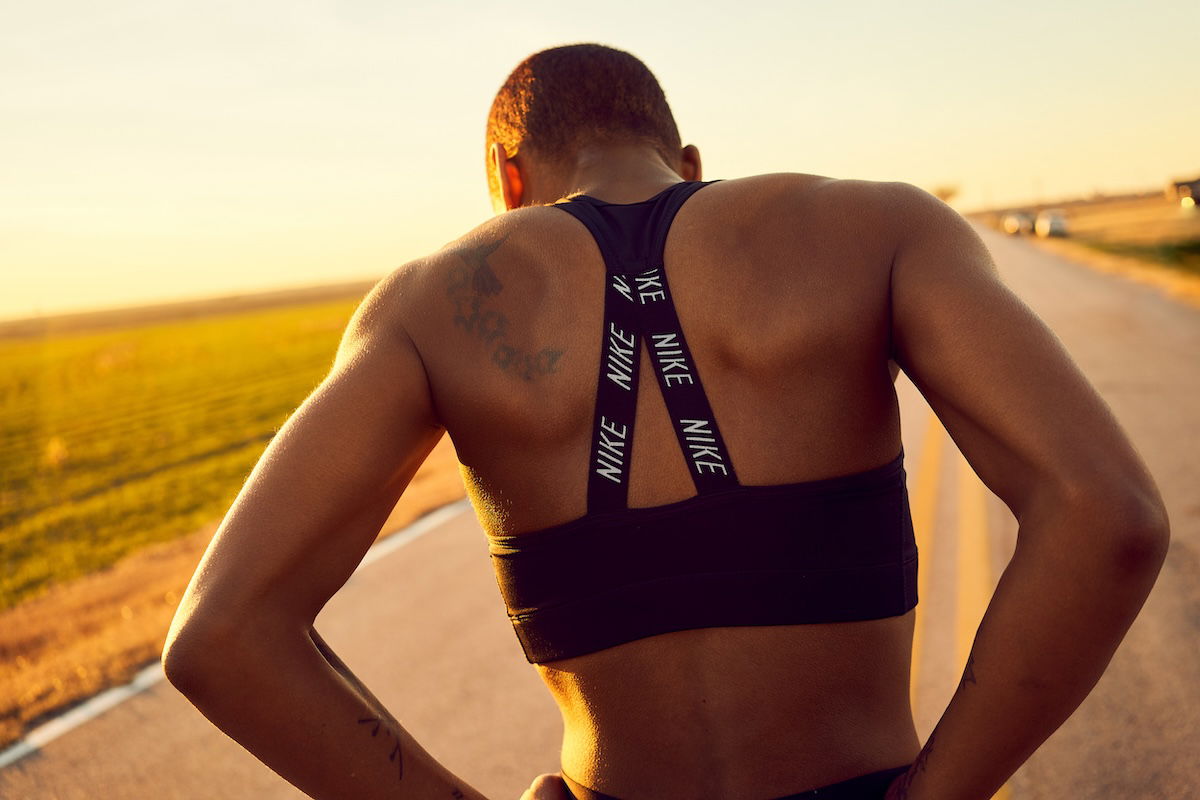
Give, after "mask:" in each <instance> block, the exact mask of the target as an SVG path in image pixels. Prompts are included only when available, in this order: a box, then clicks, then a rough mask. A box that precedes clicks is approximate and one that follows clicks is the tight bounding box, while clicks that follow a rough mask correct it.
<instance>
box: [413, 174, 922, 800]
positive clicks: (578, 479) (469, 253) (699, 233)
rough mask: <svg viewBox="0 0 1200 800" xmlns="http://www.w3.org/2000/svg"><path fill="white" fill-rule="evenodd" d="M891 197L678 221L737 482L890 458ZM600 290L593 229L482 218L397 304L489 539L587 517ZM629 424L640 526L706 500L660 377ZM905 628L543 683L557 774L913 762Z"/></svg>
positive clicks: (676, 233)
mask: <svg viewBox="0 0 1200 800" xmlns="http://www.w3.org/2000/svg"><path fill="white" fill-rule="evenodd" d="M882 186H883V185H881V184H875V183H871V182H864V181H838V180H833V179H829V178H824V177H821V176H815V175H794V174H780V175H768V176H759V177H754V178H745V179H740V180H730V181H722V182H718V183H714V184H711V185H709V186H707V187H705V188H704V189H703V190H701V191H699V192H697V193H696V194H695V195H693V196H692V197H691V198H690V199H689V200H688V201H687V202H686V204H685V205H684V206H683V207H682V209H681V210H680V212H679V214H678V216H677V217H676V218H675V222H674V224H673V225H672V227H671V230H670V235H669V236H668V239H667V244H666V251H665V254H664V261H665V265H666V273H667V278H668V282H669V285H670V288H671V293H672V296H673V298H674V302H675V306H676V308H677V310H678V313H679V317H680V320H681V324H682V326H683V330H684V333H685V335H686V337H687V341H688V343H689V344H690V346H691V351H692V355H693V357H694V359H695V361H696V369H697V371H698V373H699V378H700V381H701V382H702V383H703V385H704V387H705V389H706V391H707V393H708V397H709V400H710V402H711V404H712V407H713V412H714V414H715V417H716V420H717V423H718V425H719V426H720V429H721V431H722V433H723V435H724V437H725V441H726V443H727V445H728V448H729V454H730V457H731V459H732V461H733V464H734V465H736V469H737V474H738V478H739V480H740V482H741V483H742V484H745V485H775V484H785V483H794V482H799V481H807V480H813V479H820V478H827V477H832V476H841V475H849V474H853V473H859V472H862V471H864V470H868V469H871V468H873V467H878V466H880V465H883V464H886V463H887V462H889V461H891V460H892V459H894V458H895V457H896V455H897V453H898V452H899V449H900V429H899V416H898V413H897V406H896V397H895V392H894V390H893V386H892V375H891V373H890V371H889V360H890V347H891V342H890V331H889V324H890V317H889V309H890V300H889V285H890V268H891V257H892V254H893V252H894V243H893V242H892V241H891V237H890V235H889V222H888V220H887V215H888V214H889V211H890V210H889V208H888V207H887V202H888V196H887V192H886V191H885V190H884V189H885V188H886V187H884V189H881V187H882ZM600 199H608V198H605V197H603V196H601V198H600ZM641 199H646V198H635V200H641ZM604 275H605V266H604V262H603V260H602V258H601V255H600V252H599V250H598V249H597V246H596V244H595V243H594V241H593V240H592V237H591V236H590V234H589V233H588V231H587V230H586V229H585V228H584V227H583V226H582V225H581V224H579V222H577V221H576V220H575V219H574V218H572V217H571V216H569V215H567V214H565V213H563V212H562V211H560V210H559V209H556V208H553V207H534V208H528V209H521V210H518V211H514V212H510V213H508V214H505V215H502V216H500V217H498V218H496V219H494V220H492V221H489V222H488V223H485V224H484V225H482V226H480V228H478V229H476V230H475V231H473V232H471V233H470V234H469V235H467V236H466V237H464V238H463V239H462V240H460V241H458V242H456V243H454V244H452V245H450V246H448V247H447V248H445V249H444V250H443V252H442V253H440V254H439V255H438V256H436V257H434V258H433V259H431V260H430V261H428V262H426V263H423V264H421V265H420V266H419V267H414V268H413V270H412V273H411V274H410V275H408V276H407V277H406V278H405V279H404V280H403V282H402V283H403V285H404V288H403V289H400V287H399V286H398V287H397V292H396V294H395V296H394V298H393V299H394V300H395V301H396V303H397V306H398V307H399V306H402V307H403V314H404V318H405V320H406V321H407V322H406V328H407V330H408V332H409V334H410V335H411V337H412V340H413V342H414V343H415V345H416V347H417V350H418V351H419V352H420V355H421V359H422V361H423V363H424V364H425V367H426V369H427V371H428V373H429V376H430V389H431V397H432V402H433V405H434V407H435V408H436V409H437V413H438V416H439V418H440V419H441V421H442V423H443V424H444V425H445V426H446V429H447V431H448V432H449V435H450V436H451V438H452V439H453V441H454V445H455V449H456V451H457V453H458V455H459V459H460V460H461V462H462V463H463V465H464V477H465V478H466V480H467V482H468V488H469V491H470V492H471V494H472V497H473V500H474V501H475V507H476V510H477V511H478V513H479V515H480V518H481V519H482V520H484V522H485V525H486V527H487V532H488V533H489V534H492V535H519V534H521V533H523V532H527V531H532V530H537V529H541V528H545V527H548V526H551V525H556V524H559V523H563V522H566V521H568V520H572V519H576V518H579V517H582V516H583V515H584V514H585V512H586V497H587V492H586V482H587V473H588V463H587V462H588V450H589V445H590V438H591V434H592V415H593V413H594V409H595V404H596V389H597V375H598V364H599V361H600V343H601V333H602V330H603V320H602V317H603V305H604V291H603V287H604ZM641 358H642V359H643V369H642V374H643V375H650V374H652V373H651V367H650V363H649V355H648V352H647V351H646V349H645V348H642V353H641ZM637 422H638V424H637V427H636V428H635V433H634V439H633V448H632V466H631V480H630V494H629V505H630V507H646V506H659V505H664V504H667V503H672V502H675V501H678V500H682V499H684V498H687V497H691V496H693V495H695V493H696V489H695V486H694V485H693V483H692V480H691V477H690V475H689V473H688V470H687V467H686V465H685V463H684V456H683V453H682V451H681V450H680V449H679V446H678V444H677V443H676V439H675V434H674V432H673V429H672V427H671V422H670V419H669V418H668V416H667V410H666V407H665V405H664V403H663V400H662V395H661V390H660V389H659V387H658V385H657V383H656V382H655V381H653V380H643V381H641V382H640V383H639V394H638V406H637ZM734 534H736V531H731V536H733V535H734ZM731 546H736V545H735V544H731ZM632 556H633V554H631V557H632ZM563 568H564V569H570V565H563ZM911 628H912V615H911V614H908V615H905V616H901V617H894V618H889V619H884V620H872V621H866V622H852V623H843V624H836V625H819V626H814V625H789V626H760V627H750V628H718V629H699V630H692V631H680V632H676V633H672V634H667V635H662V636H658V637H652V638H650V639H644V640H637V641H633V642H629V643H627V644H624V645H620V646H618V647H615V648H611V649H609V650H605V651H601V652H598V653H594V654H589V655H586V656H581V657H577V658H573V659H568V660H566V661H562V662H553V663H548V664H542V665H540V666H539V671H540V673H541V675H542V676H543V678H544V679H545V681H546V682H547V684H548V685H549V686H550V688H551V690H552V691H553V693H554V695H555V697H556V699H557V700H558V702H559V704H560V707H561V709H562V711H563V714H564V719H565V721H566V726H567V730H566V744H565V747H564V770H565V772H566V773H567V774H568V775H570V776H571V777H573V778H577V779H579V780H581V781H587V782H588V783H589V784H590V785H598V786H601V787H603V786H605V785H606V784H605V782H604V781H603V780H602V778H601V776H600V775H598V774H597V771H598V770H599V768H600V766H601V765H603V767H604V770H605V771H606V773H609V774H611V775H619V776H620V778H621V779H623V781H624V782H625V783H624V785H621V784H618V785H612V784H611V780H612V779H611V778H609V783H608V786H609V790H610V791H611V792H612V793H613V794H616V795H617V796H625V795H627V794H629V793H630V792H633V791H634V787H639V788H640V789H641V791H643V792H649V793H650V794H652V795H654V796H664V797H665V796H671V795H675V796H692V797H704V796H756V795H757V796H763V797H770V796H777V795H782V794H786V793H788V792H790V791H794V790H796V789H797V788H798V787H804V786H820V785H824V784H828V783H832V782H834V781H836V780H841V779H844V778H849V777H853V776H855V775H859V774H863V773H866V772H871V771H874V770H879V769H883V768H887V767H894V766H896V765H898V764H904V763H908V762H911V761H912V759H913V757H915V755H916V753H917V751H918V750H919V743H918V741H917V738H916V733H915V731H914V730H913V726H912V720H911V715H910V712H909V708H908V661H909V639H910V638H911ZM749 709H754V711H753V713H749V712H748V710H749ZM798 718H803V719H805V720H806V723H805V724H804V725H802V726H797V725H796V720H797V719H798ZM833 743H836V746H834V747H831V744H833ZM649 751H653V752H655V754H656V757H655V758H653V759H647V758H645V754H646V753H647V752H649ZM602 753H603V757H601V754H602ZM829 753H837V754H838V757H837V758H830V757H829V755H828V754H829ZM593 781H595V783H593ZM681 781H688V783H686V784H684V783H681Z"/></svg>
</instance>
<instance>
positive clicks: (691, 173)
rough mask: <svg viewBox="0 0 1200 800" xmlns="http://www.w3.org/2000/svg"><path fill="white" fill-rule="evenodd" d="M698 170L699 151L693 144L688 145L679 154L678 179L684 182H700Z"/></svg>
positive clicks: (699, 170)
mask: <svg viewBox="0 0 1200 800" xmlns="http://www.w3.org/2000/svg"><path fill="white" fill-rule="evenodd" d="M702 174H703V172H702V170H701V169H700V150H699V149H698V148H697V147H696V145H694V144H689V145H688V146H687V147H685V148H683V150H681V151H680V152H679V177H681V178H683V179H684V180H685V181H702V180H704V178H703V177H701V175H702Z"/></svg>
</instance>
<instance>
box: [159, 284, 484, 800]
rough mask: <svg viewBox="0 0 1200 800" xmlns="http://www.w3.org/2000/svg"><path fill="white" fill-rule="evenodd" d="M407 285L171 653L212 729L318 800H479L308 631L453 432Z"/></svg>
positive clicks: (222, 538)
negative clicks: (406, 310) (413, 333)
mask: <svg viewBox="0 0 1200 800" xmlns="http://www.w3.org/2000/svg"><path fill="white" fill-rule="evenodd" d="M403 280H404V275H403V273H397V275H396V276H393V278H391V279H389V280H387V281H384V282H383V283H381V284H380V286H378V287H376V289H375V291H373V292H372V294H371V295H370V296H368V298H367V299H366V300H365V301H364V302H363V304H362V306H361V307H360V308H359V310H358V312H357V313H356V315H355V317H354V319H353V320H352V321H351V324H350V326H349V328H348V329H347V332H346V335H345V337H344V338H343V341H342V345H341V347H340V349H339V351H338V356H337V359H336V362H335V364H334V367H333V369H332V371H331V372H330V374H329V376H328V377H327V378H326V379H325V381H324V382H322V384H321V385H320V386H319V387H318V388H317V389H316V390H315V391H314V392H313V394H312V395H311V396H310V397H309V398H308V399H307V400H306V401H305V402H304V403H303V404H302V405H301V406H300V408H299V409H297V411H296V412H295V414H293V415H292V417H291V418H290V419H289V420H288V421H287V423H286V424H285V425H284V426H283V428H282V429H281V430H280V431H279V433H278V435H276V437H275V438H274V440H273V441H272V442H271V445H270V446H269V447H268V448H267V450H266V452H265V453H264V454H263V457H262V458H261V460H260V461H259V463H258V465H257V466H256V467H255V468H254V471H253V472H252V473H251V475H250V477H249V479H248V480H247V482H246V484H245V486H244V487H243V488H242V491H241V492H240V494H239V495H238V497H237V500H236V501H235V502H234V504H233V506H232V508H231V509H230V510H229V513H228V514H227V515H226V517H225V519H224V520H223V522H222V523H221V526H220V528H219V529H218V531H217V533H216V535H215V536H214V538H213V540H212V542H211V543H210V545H209V548H208V550H207V552H206V553H205V555H204V558H203V559H202V560H201V562H200V566H199V568H198V569H197V570H196V573H195V575H194V576H193V577H192V581H191V583H190V584H189V586H188V589H187V592H186V593H185V595H184V598H183V600H182V602H181V603H180V607H179V610H178V612H177V613H176V616H175V619H174V621H173V622H172V626H171V631H170V633H169V634H168V640H167V645H166V647H165V649H164V654H163V664H164V667H165V669H166V673H167V677H168V678H169V679H170V680H171V682H172V683H173V684H174V685H175V686H176V687H177V688H179V689H180V691H181V692H183V693H184V694H185V695H186V696H187V697H188V699H189V700H191V701H192V703H194V704H195V705H196V706H197V708H199V709H200V711H201V712H202V713H204V715H205V716H207V717H208V718H209V719H210V720H211V721H212V722H213V723H214V724H215V725H217V726H218V727H219V728H221V730H223V731H224V732H225V733H227V734H228V735H229V736H231V737H232V738H234V739H236V740H237V741H238V742H239V743H241V744H242V745H243V746H244V747H245V748H246V749H248V750H250V751H251V752H252V753H254V755H255V756H257V757H258V758H259V759H260V760H261V761H263V762H264V763H265V764H267V765H268V766H269V767H271V768H272V769H273V770H275V771H276V772H278V773H279V774H280V775H282V776H283V777H284V778H286V779H287V780H289V781H290V782H291V783H293V784H294V785H296V786H297V787H299V788H300V789H301V790H303V791H304V792H306V793H307V794H308V795H310V796H312V797H315V798H350V797H353V798H385V797H386V798H405V797H412V798H447V800H453V799H454V798H472V800H477V799H479V798H481V795H479V794H478V792H475V791H474V790H472V789H470V788H469V787H468V786H467V785H466V784H465V783H463V782H461V781H458V780H457V779H455V778H454V776H453V775H451V774H450V773H449V772H448V771H447V770H446V769H445V768H444V767H442V766H441V765H440V764H438V763H437V762H436V761H435V760H434V759H433V758H432V757H431V756H430V755H429V754H428V753H426V752H425V751H424V750H423V749H421V747H420V746H419V745H418V744H417V743H416V742H415V741H414V740H413V739H412V737H411V736H410V735H409V734H408V733H407V732H406V731H405V730H404V729H403V728H402V727H401V726H400V724H399V723H398V722H397V721H396V719H395V718H394V717H393V716H392V715H391V714H390V713H389V712H388V711H387V709H386V708H384V707H383V705H382V703H380V702H379V700H378V699H377V698H376V697H375V696H374V695H373V694H372V693H371V692H370V690H368V689H367V688H366V687H365V686H364V685H363V684H362V682H361V681H359V680H358V679H357V678H356V677H355V676H354V674H353V673H352V672H351V671H350V669H349V667H347V666H346V665H345V664H344V663H343V662H342V661H341V659H339V658H338V657H337V655H336V654H334V652H333V651H332V649H330V648H329V646H328V645H327V644H326V643H325V641H324V640H323V639H322V638H321V637H320V635H318V634H317V632H316V631H315V630H313V628H312V622H313V620H314V619H315V617H316V615H317V613H318V612H319V611H320V610H321V608H322V607H323V606H324V605H325V603H326V602H327V601H328V599H329V598H330V597H331V596H332V595H333V593H334V592H335V591H337V589H338V588H340V587H341V586H342V585H343V584H344V583H345V581H346V580H347V579H348V578H349V577H350V575H351V573H352V572H353V571H354V569H355V567H356V566H357V565H358V563H359V562H360V561H361V559H362V557H363V555H364V554H365V553H366V551H367V549H368V548H369V547H370V546H371V544H372V542H373V541H374V539H375V536H376V534H377V533H378V531H379V528H380V526H381V525H382V524H383V522H384V520H385V519H386V518H387V516H388V513H389V512H390V511H391V509H392V507H393V506H394V505H395V502H396V500H397V498H398V497H399V495H400V493H401V492H402V491H403V489H404V487H405V486H406V485H407V484H408V482H409V480H410V479H411V478H412V475H413V473H414V472H415V471H416V469H417V467H418V466H419V465H420V463H421V462H422V461H423V460H424V458H425V456H426V455H427V454H428V453H429V451H430V450H431V449H432V448H433V446H434V445H435V444H436V443H437V441H438V439H439V438H440V437H441V436H442V433H443V431H442V429H441V427H440V425H439V424H438V423H437V420H436V419H435V416H434V413H433V411H432V408H431V402H430V399H429V388H428V385H427V382H426V377H425V373H424V368H423V366H422V364H421V360H420V357H419V356H418V354H417V352H416V350H415V348H414V347H413V346H412V344H411V342H410V341H409V339H408V338H407V335H406V334H405V332H404V330H403V327H402V326H401V325H400V324H399V321H398V318H397V314H396V312H395V309H396V307H397V298H398V295H399V290H400V288H402V287H401V286H400V285H399V284H402V283H403Z"/></svg>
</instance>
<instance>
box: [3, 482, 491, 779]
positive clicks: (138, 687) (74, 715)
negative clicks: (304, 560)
mask: <svg viewBox="0 0 1200 800" xmlns="http://www.w3.org/2000/svg"><path fill="white" fill-rule="evenodd" d="M470 507H471V504H470V502H469V501H467V500H456V501H455V502H453V503H450V504H448V505H444V506H442V507H441V508H437V509H434V510H433V511H431V512H429V513H428V514H426V515H425V516H423V517H421V518H420V519H417V520H416V521H414V522H413V523H411V524H409V525H407V526H405V527H403V528H401V529H400V530H398V531H396V532H395V533H393V534H392V535H390V536H388V537H386V538H384V539H381V540H379V541H378V542H376V543H375V544H373V545H372V546H371V549H370V550H368V551H367V554H366V555H365V556H363V560H362V562H361V563H360V564H359V565H358V568H357V569H355V572H358V570H360V569H362V568H364V567H367V566H369V565H371V564H374V563H375V562H376V561H378V560H379V559H381V558H383V557H384V556H387V555H391V554H392V553H394V552H396V551H397V550H399V549H400V548H401V547H404V546H405V545H406V544H409V543H411V542H413V541H415V540H416V539H418V538H420V537H421V536H423V535H424V534H426V533H428V532H429V531H431V530H433V529H434V528H436V527H438V526H439V525H441V524H443V523H445V522H448V521H449V520H451V519H453V518H454V517H456V516H458V515H459V514H462V513H463V512H464V511H467V510H469V509H470ZM164 677H165V676H164V675H163V670H162V663H161V662H158V661H156V662H154V663H153V664H151V665H149V666H148V667H145V668H143V669H142V670H141V671H140V672H138V674H137V675H135V676H134V678H133V680H132V681H130V682H129V683H127V684H125V685H124V686H115V687H113V688H111V689H106V690H105V691H103V692H101V693H100V694H97V695H94V696H93V697H91V698H89V699H88V700H85V701H84V702H83V703H81V704H80V705H78V706H76V707H75V708H72V709H71V710H70V711H67V712H66V713H64V714H61V715H59V716H57V717H55V718H54V719H52V720H50V721H49V722H46V723H43V724H42V725H39V726H38V727H36V728H34V729H33V730H32V731H30V732H29V733H28V734H26V735H25V737H24V738H23V739H20V740H18V741H17V742H16V743H14V744H12V745H9V746H8V747H6V748H5V749H4V750H3V751H0V769H4V768H5V767H7V766H9V765H10V764H13V763H15V762H17V761H20V760H21V759H22V758H25V757H26V756H28V755H32V754H34V753H36V752H37V751H38V750H40V749H41V748H43V747H45V746H46V745H48V744H49V743H50V742H52V741H54V740H55V739H57V738H58V737H60V736H62V735H63V734H65V733H68V732H70V731H72V730H74V729H75V728H78V727H79V726H80V725H83V724H84V723H85V722H89V721H91V720H93V719H95V718H96V717H98V716H100V715H101V714H103V713H104V712H105V711H108V710H109V709H110V708H114V707H116V706H118V705H120V704H121V703H124V702H125V701H126V700H128V699H129V698H131V697H133V696H135V695H138V694H141V693H142V692H144V691H145V690H146V689H149V688H150V687H151V686H153V685H155V684H156V683H158V682H159V681H161V680H162V679H163V678H164Z"/></svg>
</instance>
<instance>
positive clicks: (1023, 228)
mask: <svg viewBox="0 0 1200 800" xmlns="http://www.w3.org/2000/svg"><path fill="white" fill-rule="evenodd" d="M1033 223H1034V218H1033V214H1030V213H1028V212H1025V211H1012V212H1010V213H1008V214H1005V215H1004V232H1005V233H1007V234H1008V235H1009V236H1020V235H1022V234H1026V233H1033Z"/></svg>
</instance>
